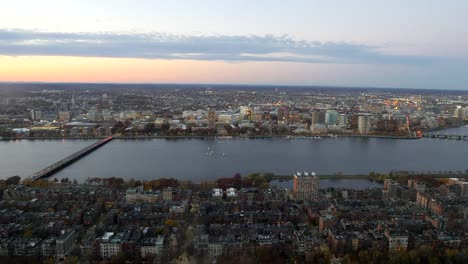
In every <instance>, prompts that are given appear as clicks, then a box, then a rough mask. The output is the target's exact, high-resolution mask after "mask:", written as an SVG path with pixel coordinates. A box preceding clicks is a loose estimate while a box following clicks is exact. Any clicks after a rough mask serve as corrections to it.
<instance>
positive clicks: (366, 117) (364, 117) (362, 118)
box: [357, 114, 371, 134]
mask: <svg viewBox="0 0 468 264" xmlns="http://www.w3.org/2000/svg"><path fill="white" fill-rule="evenodd" d="M357 123H358V131H359V133H361V134H366V133H369V132H370V129H371V115H370V114H359V115H358V122H357Z"/></svg>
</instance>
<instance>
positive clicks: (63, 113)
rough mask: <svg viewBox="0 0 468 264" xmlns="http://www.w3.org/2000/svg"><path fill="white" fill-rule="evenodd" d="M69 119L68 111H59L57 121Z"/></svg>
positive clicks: (67, 120)
mask: <svg viewBox="0 0 468 264" xmlns="http://www.w3.org/2000/svg"><path fill="white" fill-rule="evenodd" d="M70 119H71V114H70V112H69V111H60V112H59V121H62V122H69V121H70Z"/></svg>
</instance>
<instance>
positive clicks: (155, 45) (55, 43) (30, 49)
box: [0, 29, 440, 64]
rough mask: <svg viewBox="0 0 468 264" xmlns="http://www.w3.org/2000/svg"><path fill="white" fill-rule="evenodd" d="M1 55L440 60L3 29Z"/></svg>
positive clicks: (158, 36) (305, 44) (242, 41)
mask: <svg viewBox="0 0 468 264" xmlns="http://www.w3.org/2000/svg"><path fill="white" fill-rule="evenodd" d="M0 55H6V56H77V57H110V58H144V59H191V60H218V61H288V62H304V63H361V64H362V63H364V64H428V63H433V62H435V61H439V60H440V58H436V57H430V56H409V55H399V54H390V53H387V52H384V51H383V48H382V47H376V46H370V45H364V44H355V43H349V42H319V41H305V40H296V39H294V38H292V37H290V36H288V35H283V36H273V35H265V36H257V35H247V36H227V35H202V36H190V35H172V34H164V33H158V32H152V33H140V32H135V33H115V32H112V33H110V32H103V33H65V32H41V31H35V30H20V29H9V30H7V29H0Z"/></svg>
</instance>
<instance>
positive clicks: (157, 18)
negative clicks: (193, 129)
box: [0, 0, 468, 90]
mask: <svg viewBox="0 0 468 264" xmlns="http://www.w3.org/2000/svg"><path fill="white" fill-rule="evenodd" d="M0 6H1V8H0V81H18V82H29V81H40V82H128V83H210V84H215V83H219V84H271V85H275V84H277V85H328V86H335V85H336V86H361V87H395V88H428V89H464V90H465V89H466V90H468V27H467V26H466V25H468V17H467V16H466V12H467V11H468V1H466V0H451V1H436V0H411V1H408V0H392V1H387V0H353V1H346V0H342V1H337V0H323V1H318V0H317V1H315V0H288V1H284V0H257V1H253V0H245V1H244V0H232V1H231V0H223V1H219V0H185V1H179V0H167V1H157V0H153V1H149V0H100V1H94V0H93V1H90V0H80V1H67V0H41V1H35V0H30V1H24V0H15V1H8V0H0Z"/></svg>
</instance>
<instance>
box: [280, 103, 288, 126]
mask: <svg viewBox="0 0 468 264" xmlns="http://www.w3.org/2000/svg"><path fill="white" fill-rule="evenodd" d="M278 123H279V124H285V125H289V108H288V107H281V108H279V109H278Z"/></svg>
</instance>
